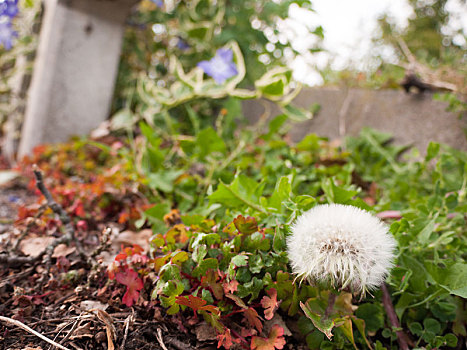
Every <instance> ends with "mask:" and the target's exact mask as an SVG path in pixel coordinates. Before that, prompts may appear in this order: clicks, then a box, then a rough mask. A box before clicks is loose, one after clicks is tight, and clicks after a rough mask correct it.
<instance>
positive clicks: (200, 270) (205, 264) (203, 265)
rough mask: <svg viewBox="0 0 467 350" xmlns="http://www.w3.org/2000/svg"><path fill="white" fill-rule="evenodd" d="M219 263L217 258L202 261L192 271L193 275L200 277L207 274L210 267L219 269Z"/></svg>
mask: <svg viewBox="0 0 467 350" xmlns="http://www.w3.org/2000/svg"><path fill="white" fill-rule="evenodd" d="M218 266H219V263H218V261H217V259H215V258H208V259H204V260H203V261H201V262H200V263H199V264H198V266H196V267H195V269H194V270H193V272H192V273H191V274H192V276H193V277H200V276H203V275H205V274H206V272H207V271H208V270H209V269H217V268H218Z"/></svg>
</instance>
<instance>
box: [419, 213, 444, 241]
mask: <svg viewBox="0 0 467 350" xmlns="http://www.w3.org/2000/svg"><path fill="white" fill-rule="evenodd" d="M438 215H439V213H436V214H435V216H434V217H433V218H432V219H431V220H430V221H429V222H428V223H427V224H426V226H425V227H424V228H423V230H421V231H420V233H419V234H418V237H417V239H418V241H419V242H420V243H421V244H423V245H426V244H428V243H429V242H430V236H431V234H432V232H433V230H434V228H435V222H436V219H437V218H438Z"/></svg>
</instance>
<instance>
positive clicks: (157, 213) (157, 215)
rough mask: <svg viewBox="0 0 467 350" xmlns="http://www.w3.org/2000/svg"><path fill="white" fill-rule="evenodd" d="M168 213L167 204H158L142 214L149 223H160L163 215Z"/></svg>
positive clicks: (168, 206) (168, 207)
mask: <svg viewBox="0 0 467 350" xmlns="http://www.w3.org/2000/svg"><path fill="white" fill-rule="evenodd" d="M169 211H170V205H169V204H168V203H164V202H162V203H158V204H155V205H154V206H152V207H151V208H149V209H148V210H146V211H145V212H144V214H145V215H146V216H147V217H148V219H149V220H150V221H154V220H156V221H159V222H162V220H163V218H164V215H165V214H167V213H168V212H169Z"/></svg>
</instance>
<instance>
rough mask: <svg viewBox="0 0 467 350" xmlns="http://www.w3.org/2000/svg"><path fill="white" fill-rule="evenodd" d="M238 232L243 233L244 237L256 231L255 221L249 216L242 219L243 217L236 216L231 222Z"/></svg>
mask: <svg viewBox="0 0 467 350" xmlns="http://www.w3.org/2000/svg"><path fill="white" fill-rule="evenodd" d="M233 223H234V225H235V227H236V228H237V230H238V232H240V233H244V234H246V235H249V234H252V233H254V232H256V231H258V224H257V223H256V219H255V218H252V217H251V216H247V217H244V216H243V215H239V216H237V217H236V218H235V219H234V221H233Z"/></svg>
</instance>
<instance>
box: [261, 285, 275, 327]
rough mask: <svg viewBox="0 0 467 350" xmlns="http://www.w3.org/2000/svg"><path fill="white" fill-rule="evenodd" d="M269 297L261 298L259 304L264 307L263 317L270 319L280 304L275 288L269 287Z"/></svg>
mask: <svg viewBox="0 0 467 350" xmlns="http://www.w3.org/2000/svg"><path fill="white" fill-rule="evenodd" d="M267 293H268V295H269V297H267V296H264V297H263V299H261V306H262V307H264V318H265V319H266V320H270V319H272V318H273V317H274V312H275V311H276V310H277V308H278V307H279V305H280V302H277V290H276V289H275V288H271V289H269V290H268V291H267Z"/></svg>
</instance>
